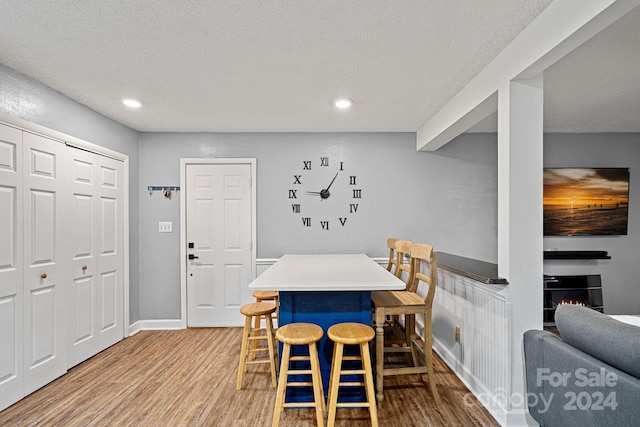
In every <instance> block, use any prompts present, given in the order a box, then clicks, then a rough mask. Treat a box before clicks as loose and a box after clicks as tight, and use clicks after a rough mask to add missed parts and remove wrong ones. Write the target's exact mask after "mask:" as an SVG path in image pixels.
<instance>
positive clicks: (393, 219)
mask: <svg viewBox="0 0 640 427" xmlns="http://www.w3.org/2000/svg"><path fill="white" fill-rule="evenodd" d="M0 111H2V112H4V113H6V114H9V115H12V116H15V117H19V118H22V119H24V120H28V121H30V122H33V123H37V124H40V125H42V126H46V127H48V128H51V129H54V130H57V131H60V132H63V133H66V134H69V135H72V136H74V137H77V138H81V139H84V140H86V141H89V142H92V143H94V144H98V145H102V146H104V147H107V148H111V149H113V150H116V151H119V152H121V153H124V154H127V155H128V156H129V159H130V163H129V166H130V201H129V204H130V212H129V215H130V229H131V235H130V268H131V272H130V318H131V322H135V321H137V320H140V319H176V318H178V317H179V314H180V295H179V290H180V285H179V283H180V280H179V279H180V278H179V271H180V269H179V265H180V264H179V259H178V258H179V255H178V254H179V228H180V224H179V199H178V198H174V199H173V200H166V199H164V198H163V197H162V196H160V195H159V194H156V195H154V196H149V194H148V193H147V192H146V190H145V189H146V187H147V186H148V185H178V184H179V159H180V158H181V157H255V158H256V159H257V160H258V182H257V190H258V241H257V245H258V246H257V249H258V257H260V258H270V257H279V256H281V255H282V254H283V253H286V252H319V253H322V252H325V253H326V252H364V253H367V254H369V255H371V256H386V250H385V246H384V242H385V240H386V238H387V237H388V236H397V237H401V238H409V239H414V240H417V241H425V242H431V243H433V244H434V245H435V247H436V248H437V250H439V251H444V252H451V253H455V254H459V255H463V256H468V257H473V258H478V259H481V260H486V261H490V262H496V259H497V247H496V245H497V243H496V236H497V219H496V218H497V214H496V212H497V211H496V205H497V191H496V179H497V177H496V175H497V174H496V137H495V135H491V134H470V135H462V136H460V137H459V138H458V139H456V140H454V141H453V142H451V143H449V144H447V145H446V146H445V147H443V148H442V149H440V150H438V151H437V152H436V153H420V152H416V150H415V134H413V133H406V134H397V133H396V134H313V133H307V134H212V133H203V134H152V133H150V134H139V133H138V132H136V131H134V130H132V129H129V128H127V127H125V126H123V125H120V124H118V123H116V122H114V121H112V120H110V119H107V118H105V117H103V116H101V115H99V114H98V113H96V112H94V111H92V110H90V109H88V108H86V107H84V106H82V105H80V104H78V103H76V102H74V101H72V100H70V99H68V98H66V97H65V96H63V95H61V94H59V93H58V92H56V91H54V90H51V89H50V88H48V87H46V86H44V85H42V84H40V83H38V82H36V81H34V80H31V79H29V78H26V77H24V76H21V75H20V74H18V73H15V72H14V71H12V70H11V69H9V68H6V67H4V66H2V65H0ZM639 140H640V135H638V134H589V135H585V134H578V135H576V134H547V135H545V154H544V155H545V159H544V162H545V166H546V167H560V166H576V167H578V166H584V167H587V166H588V167H596V166H602V167H607V166H610V167H618V166H625V167H630V168H631V197H630V205H629V219H630V222H629V235H628V236H622V237H562V238H557V237H556V238H549V237H547V238H545V240H544V245H545V248H546V249H549V248H558V249H601V250H607V251H609V253H610V254H611V256H612V259H611V260H610V261H579V262H578V261H573V262H567V261H562V262H560V261H552V262H549V261H547V262H545V272H546V273H548V274H580V273H587V274H602V278H603V282H604V285H605V291H604V299H605V310H606V311H607V312H608V313H612V314H613V313H640V283H638V282H639V279H638V277H640V262H638V261H640V260H639V259H638V258H639V257H640V255H638V251H637V248H638V247H639V244H640V235H639V233H640V217H638V215H637V212H639V211H640V182H639V181H640V174H638V173H636V172H637V171H639V170H640V143H639V142H640V141H639ZM323 155H328V156H330V157H332V158H334V159H335V158H337V157H341V159H342V160H343V161H344V162H345V165H348V166H349V167H350V168H354V169H353V170H354V171H356V172H355V173H354V174H356V175H357V176H358V180H359V182H360V183H361V187H362V189H363V199H362V201H361V202H360V210H359V212H358V215H357V217H353V218H351V219H349V221H350V225H353V227H350V228H348V229H346V228H345V229H342V230H340V229H333V230H331V231H330V232H328V233H324V232H323V233H321V232H316V231H310V230H303V229H302V227H300V223H299V222H298V220H296V218H295V217H293V215H292V214H291V208H290V201H289V199H288V197H287V190H288V189H289V187H290V186H291V183H292V175H293V174H294V173H296V172H297V171H298V170H299V168H300V162H301V161H302V160H308V159H312V160H313V159H316V158H318V157H320V156H323ZM352 220H353V221H352ZM158 221H173V223H174V232H173V233H171V234H159V233H158V232H157V222H158Z"/></svg>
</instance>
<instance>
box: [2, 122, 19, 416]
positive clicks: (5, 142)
mask: <svg viewBox="0 0 640 427" xmlns="http://www.w3.org/2000/svg"><path fill="white" fill-rule="evenodd" d="M0 236H2V237H1V238H0V410H1V409H2V408H6V407H7V406H9V405H11V404H13V403H14V402H17V401H18V400H20V399H21V398H22V396H23V395H24V385H23V381H24V376H23V371H22V366H23V358H24V356H23V341H22V335H23V299H24V295H23V293H22V274H23V267H22V256H23V254H22V250H23V247H22V240H23V237H22V131H20V130H18V129H15V128H12V127H9V126H4V125H0Z"/></svg>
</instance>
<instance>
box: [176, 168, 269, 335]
mask: <svg viewBox="0 0 640 427" xmlns="http://www.w3.org/2000/svg"><path fill="white" fill-rule="evenodd" d="M217 164H248V165H250V166H251V280H253V279H255V277H256V252H257V248H256V247H257V244H256V223H257V220H256V218H257V216H256V200H257V197H256V194H257V193H256V164H257V161H256V159H255V158H231V157H218V158H183V159H180V189H181V190H182V191H180V326H181V328H182V329H186V328H187V198H186V191H187V187H186V184H187V166H188V165H217Z"/></svg>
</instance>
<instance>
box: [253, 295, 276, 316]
mask: <svg viewBox="0 0 640 427" xmlns="http://www.w3.org/2000/svg"><path fill="white" fill-rule="evenodd" d="M253 297H254V298H255V299H256V302H265V301H273V303H274V304H275V305H276V311H275V312H274V313H273V314H272V315H271V317H272V318H273V320H276V319H277V318H278V309H279V308H280V300H279V298H278V291H253Z"/></svg>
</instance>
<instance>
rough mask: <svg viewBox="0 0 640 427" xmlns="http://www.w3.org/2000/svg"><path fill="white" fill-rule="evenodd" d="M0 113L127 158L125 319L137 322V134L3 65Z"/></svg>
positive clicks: (0, 72)
mask: <svg viewBox="0 0 640 427" xmlns="http://www.w3.org/2000/svg"><path fill="white" fill-rule="evenodd" d="M0 111H2V112H3V113H6V114H9V115H11V116H14V117H18V118H21V119H24V120H27V121H29V122H32V123H36V124H39V125H41V126H45V127H47V128H49V129H53V130H56V131H58V132H62V133H65V134H67V135H70V136H74V137H76V138H80V139H83V140H85V141H88V142H91V143H93V144H97V145H101V146H103V147H107V148H110V149H112V150H115V151H118V152H120V153H123V154H126V155H128V156H129V175H130V176H129V197H130V198H129V218H130V221H129V227H130V238H129V254H130V258H129V263H130V278H129V287H130V289H129V290H130V295H129V298H130V300H129V316H130V321H131V322H135V321H137V320H139V319H140V313H139V306H140V301H139V292H138V283H139V280H138V273H139V267H138V241H139V231H138V212H139V209H138V200H139V198H138V189H139V184H138V164H139V156H138V154H139V150H138V137H139V133H138V132H136V131H135V130H132V129H130V128H128V127H126V126H123V125H121V124H119V123H116V122H114V121H113V120H110V119H107V118H105V117H103V116H101V115H100V114H98V113H96V112H95V111H93V110H91V109H89V108H87V107H85V106H83V105H80V104H78V103H77V102H75V101H73V100H71V99H69V98H67V97H65V96H63V95H61V94H60V93H58V92H56V91H54V90H52V89H50V88H48V87H46V86H44V85H42V84H41V83H39V82H36V81H35V80H32V79H29V78H27V77H25V76H22V75H20V74H18V73H16V72H15V71H13V70H11V69H10V68H7V67H5V66H3V65H0Z"/></svg>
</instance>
